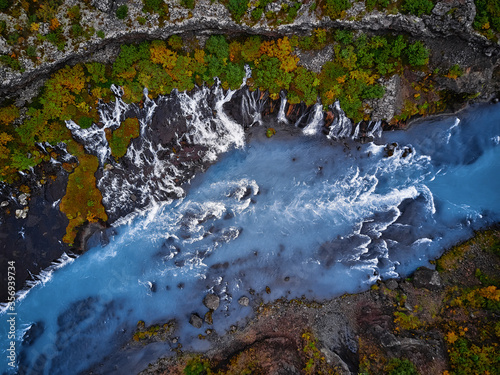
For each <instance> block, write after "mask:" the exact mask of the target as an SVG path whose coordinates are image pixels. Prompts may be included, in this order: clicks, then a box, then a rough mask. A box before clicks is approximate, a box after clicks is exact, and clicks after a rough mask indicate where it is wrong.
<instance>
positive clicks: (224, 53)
mask: <svg viewBox="0 0 500 375" xmlns="http://www.w3.org/2000/svg"><path fill="white" fill-rule="evenodd" d="M205 49H206V50H207V52H208V53H210V54H212V55H215V56H217V57H218V58H219V59H228V58H229V44H228V43H227V40H226V38H225V37H224V36H223V35H211V36H210V38H208V40H207V43H206V44H205Z"/></svg>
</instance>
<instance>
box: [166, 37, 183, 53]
mask: <svg viewBox="0 0 500 375" xmlns="http://www.w3.org/2000/svg"><path fill="white" fill-rule="evenodd" d="M168 45H169V46H170V47H171V48H172V49H173V50H175V51H179V50H180V49H182V46H183V41H182V38H181V37H180V36H179V35H172V36H171V37H170V38H168Z"/></svg>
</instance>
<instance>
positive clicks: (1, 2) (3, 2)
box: [0, 0, 10, 10]
mask: <svg viewBox="0 0 500 375" xmlns="http://www.w3.org/2000/svg"><path fill="white" fill-rule="evenodd" d="M9 6H10V2H9V0H0V10H6V9H7V8H8V7H9Z"/></svg>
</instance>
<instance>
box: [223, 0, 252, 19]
mask: <svg viewBox="0 0 500 375" xmlns="http://www.w3.org/2000/svg"><path fill="white" fill-rule="evenodd" d="M227 9H228V10H229V12H230V13H231V16H232V17H233V19H234V20H235V21H236V22H239V21H240V19H241V17H243V15H244V14H245V12H246V11H247V9H248V2H247V0H229V3H228V4H227Z"/></svg>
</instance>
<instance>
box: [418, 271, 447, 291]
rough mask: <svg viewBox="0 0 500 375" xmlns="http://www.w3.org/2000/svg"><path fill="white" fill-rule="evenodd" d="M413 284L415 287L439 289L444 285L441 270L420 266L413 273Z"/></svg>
mask: <svg viewBox="0 0 500 375" xmlns="http://www.w3.org/2000/svg"><path fill="white" fill-rule="evenodd" d="M413 285H414V286H415V288H427V289H429V290H437V289H441V288H442V287H443V283H442V281H441V277H440V276H439V272H438V271H436V270H431V269H429V268H427V267H420V268H419V269H418V270H416V271H415V273H414V274H413Z"/></svg>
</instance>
